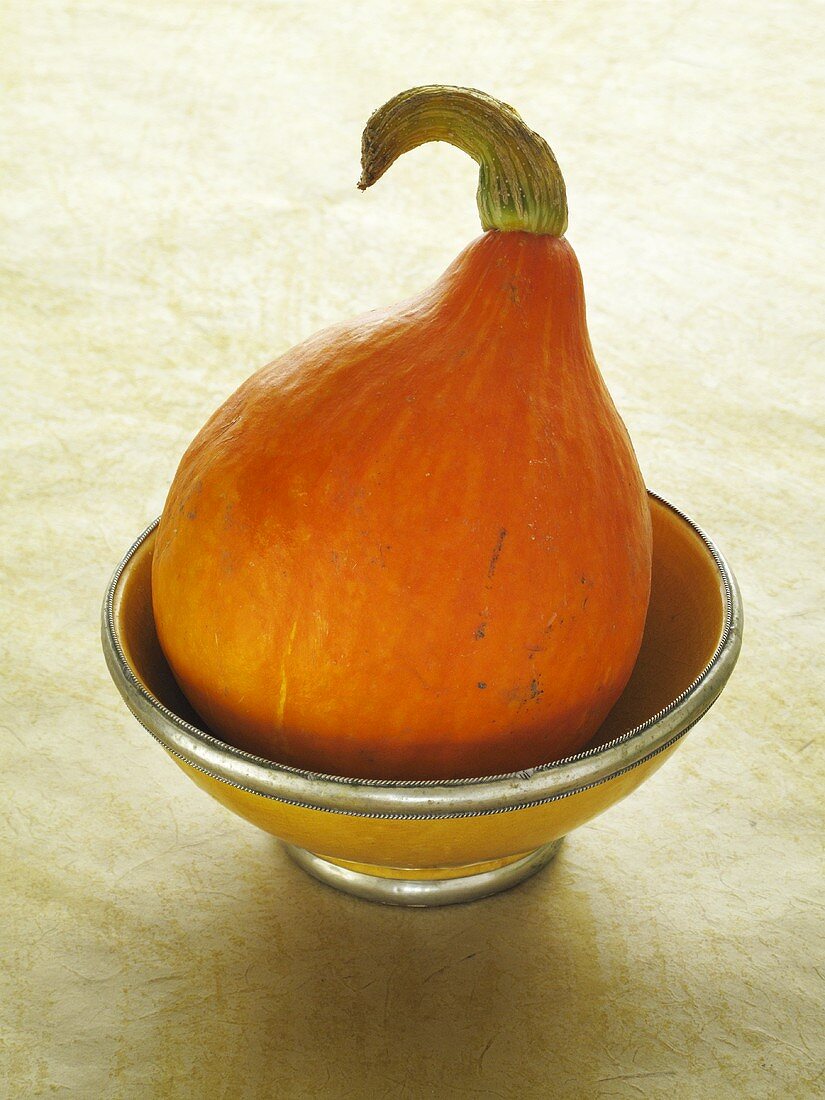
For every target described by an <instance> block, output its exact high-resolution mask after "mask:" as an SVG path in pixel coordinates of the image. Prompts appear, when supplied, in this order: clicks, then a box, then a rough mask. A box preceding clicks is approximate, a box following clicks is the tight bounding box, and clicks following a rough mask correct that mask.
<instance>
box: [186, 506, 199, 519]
mask: <svg viewBox="0 0 825 1100" xmlns="http://www.w3.org/2000/svg"><path fill="white" fill-rule="evenodd" d="M197 514H198V510H197V508H190V509H189V511H188V512H187V513H186V518H187V519H194V518H195V516H196V515H197Z"/></svg>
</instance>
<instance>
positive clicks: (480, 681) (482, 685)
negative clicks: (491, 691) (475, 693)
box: [478, 680, 487, 691]
mask: <svg viewBox="0 0 825 1100" xmlns="http://www.w3.org/2000/svg"><path fill="white" fill-rule="evenodd" d="M478 686H479V687H480V688H481V689H482V691H483V690H484V688H486V687H487V685H486V684H485V683H484V681H483V680H479V681H478Z"/></svg>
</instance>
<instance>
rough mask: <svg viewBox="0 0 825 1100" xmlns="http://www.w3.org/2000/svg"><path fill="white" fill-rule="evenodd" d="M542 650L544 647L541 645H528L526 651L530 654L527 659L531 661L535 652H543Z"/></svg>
mask: <svg viewBox="0 0 825 1100" xmlns="http://www.w3.org/2000/svg"><path fill="white" fill-rule="evenodd" d="M551 629H552V628H551ZM544 650H545V647H544V646H543V645H528V646H527V652H528V653H529V654H530V656H529V658H528V660H530V661H532V660H533V658H534V657H535V655H536V654H537V653H544Z"/></svg>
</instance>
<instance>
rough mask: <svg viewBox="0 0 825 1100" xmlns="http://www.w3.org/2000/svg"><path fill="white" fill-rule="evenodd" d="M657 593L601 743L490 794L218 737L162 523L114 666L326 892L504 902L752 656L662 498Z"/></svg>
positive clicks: (113, 588) (134, 568)
mask: <svg viewBox="0 0 825 1100" xmlns="http://www.w3.org/2000/svg"><path fill="white" fill-rule="evenodd" d="M649 497H650V506H651V516H652V520H653V536H654V542H653V545H654V552H653V584H652V591H651V600H650V607H649V610H648V617H647V623H646V627H645V635H644V640H643V642H642V648H641V651H640V653H639V658H638V660H637V662H636V666H635V668H634V671H633V675H632V676H631V678H630V681H629V683H628V685H627V687H626V688H625V691H624V693H623V694H622V696H621V698H620V699H619V701H618V703H617V704H616V706H615V707H614V708H613V710H612V711H611V713H610V715H609V716H608V718H607V720H606V721H605V723H604V724H603V726H602V727H601V729H600V730H599V733H598V734H597V736H596V737H595V738H594V739H593V741H592V742H591V744H590V745H589V746H588V748H587V749H585V750H584V751H583V752H580V753H578V754H577V755H575V756H571V757H568V758H567V759H565V760H559V761H555V762H552V763H548V764H545V765H543V766H541V767H538V768H533V769H529V770H527V771H522V772H515V773H512V774H509V775H499V776H485V777H480V778H478V779H459V780H433V781H429V782H427V781H420V780H416V781H409V782H403V781H397V780H386V781H383V780H362V779H350V778H344V777H340V776H332V775H321V774H318V773H315V772H309V771H301V770H299V769H296V768H290V767H286V766H284V765H280V764H277V763H274V762H272V761H269V760H265V759H263V758H261V757H257V756H253V755H251V754H250V753H247V752H244V751H243V750H241V749H237V748H234V747H233V746H232V745H229V744H227V743H226V742H224V741H222V740H220V739H219V738H217V737H215V736H214V735H213V734H211V733H209V732H208V731H207V730H206V729H205V728H204V726H203V723H202V722H201V721H200V719H199V718H198V717H197V715H196V714H195V713H194V711H193V710H192V708H191V707H190V706H189V704H188V702H187V701H186V699H185V698H184V696H183V695H182V693H181V691H180V689H179V687H178V686H177V683H176V682H175V679H174V677H173V675H172V673H171V670H170V669H169V666H168V665H167V663H166V661H165V659H164V657H163V654H162V652H161V649H160V645H159V643H158V640H157V635H156V633H155V626H154V620H153V617H152V601H151V561H152V551H153V546H154V536H155V528H156V526H157V521H156V522H155V523H154V524H152V525H151V526H150V527H148V528H147V529H146V530H145V531H144V532H143V534H142V535H141V536H140V537H139V538H138V539H137V540H136V541H135V543H134V544H133V545H132V547H131V548H130V549H129V551H128V552H127V554H126V555H125V557H124V558H123V560H122V561H121V562H120V564H119V565H118V567H117V569H116V570H115V573H114V576H113V578H112V581H111V583H110V585H109V588H108V590H107V593H106V598H105V601H104V604H103V623H102V639H103V649H104V653H105V656H106V663H107V665H108V668H109V671H110V673H111V675H112V679H113V680H114V682H115V684H116V685H117V687H118V689H119V691H120V693H121V695H122V696H123V698H124V700H125V702H126V705H127V706H128V708H129V710H130V711H131V712H132V714H133V715H134V716H135V717H136V718H137V719H138V721H139V722H140V723H141V724H142V725H143V726H144V727H145V728H146V729H147V730H148V731H149V733H151V734H152V736H153V737H155V738H156V740H158V741H159V742H160V744H161V745H162V746H163V747H164V748H165V749H166V751H167V752H168V753H169V754H170V756H171V757H172V759H173V760H174V761H175V762H176V763H177V764H179V766H180V767H181V768H182V769H183V770H184V771H185V772H186V773H187V775H189V777H190V778H191V779H192V780H193V781H194V782H195V783H197V784H198V786H200V787H202V788H203V789H204V790H206V791H208V793H209V794H211V795H212V796H213V797H214V798H216V799H217V800H218V801H219V802H221V803H222V804H223V805H225V806H227V807H228V808H229V809H231V810H233V811H234V812H235V813H237V814H239V815H240V816H241V817H244V818H246V819H247V820H248V821H251V822H252V823H253V824H255V825H257V826H259V827H260V828H262V829H265V830H266V831H268V832H270V833H272V834H274V835H275V836H277V837H279V838H280V839H281V840H282V841H283V842H284V843H285V845H286V847H287V850H288V851H289V853H290V855H291V856H292V857H293V859H294V860H295V861H296V862H297V863H298V864H299V865H300V866H301V867H303V868H304V870H306V871H308V872H309V873H310V874H312V875H314V876H315V877H316V878H318V879H321V880H322V881H324V882H326V883H328V884H329V885H331V886H335V887H337V888H338V889H341V890H345V891H347V892H348V893H351V894H356V895H358V896H360V897H365V898H369V899H371V900H374V901H382V902H385V903H390V904H398V905H445V904H450V903H452V902H457V901H469V900H472V899H475V898H479V897H484V896H486V895H488V894H491V893H496V892H497V891H499V890H503V889H507V888H508V887H510V886H513V885H515V883H517V882H520V881H522V880H523V879H525V878H527V877H528V876H529V875H531V874H533V873H534V872H535V871H537V870H538V869H539V868H540V867H542V866H543V865H544V864H546V863H547V862H548V861H549V860H550V859H551V858H552V857H553V855H554V854H555V852H556V850H557V848H558V845H559V844H560V842H561V838H562V837H563V836H565V835H566V834H567V833H568V832H570V831H571V830H572V829H574V828H576V827H577V826H579V825H581V824H583V823H584V822H586V821H588V820H590V819H591V818H593V817H595V816H596V815H597V814H599V813H601V812H603V811H604V810H606V809H607V808H608V807H609V806H611V805H612V804H613V803H615V802H617V801H619V800H620V799H622V798H624V797H625V796H626V795H628V794H629V793H630V792H631V791H632V790H634V789H635V788H636V787H638V786H639V785H640V784H641V783H642V782H643V780H644V779H646V778H647V777H648V776H649V775H650V774H651V773H652V772H653V771H655V770H656V769H657V768H658V767H659V766H660V765H661V764H662V763H663V762H664V760H665V759H666V758H667V757H668V756H669V755H670V754H671V753H672V752H673V751H674V749H675V748H676V747H677V746H678V744H679V742H680V740H681V738H682V737H684V735H685V734H686V733H687V732H688V730H690V729H691V728H692V727H693V726H694V725H695V724H696V723H697V722H698V721H699V719H700V718H702V716H703V715H704V714H705V713H706V712H707V710H708V709H709V708H710V706H711V705H712V704H713V703H714V702H715V701H716V699H717V698H718V697H719V694H720V693H721V691H722V689H723V687H724V686H725V684H726V683H727V681H728V678H729V676H730V674H731V672H732V671H733V667H734V665H735V664H736V660H737V658H738V656H739V651H740V648H741V643H742V617H743V613H742V600H741V596H740V593H739V589H738V586H737V584H736V580H735V578H734V576H733V573H732V571H731V569H730V567H729V566H728V564H727V563H726V561H725V559H724V558H723V557H722V555H721V554H720V553H719V551H718V550H717V549H716V547H715V546H714V545H713V543H712V542H711V541H710V539H709V538H708V537H707V536H706V535H705V534H704V533H703V532H702V531H701V530H700V529H699V528H698V527H697V526H696V525H695V524H694V523H693V522H692V521H691V520H690V519H688V517H687V516H685V515H684V514H683V513H682V512H680V511H679V510H678V509H676V508H674V507H673V506H672V505H671V504H668V503H667V502H666V501H665V500H663V499H662V498H661V497H659V496H657V495H655V494H653V493H650V494H649Z"/></svg>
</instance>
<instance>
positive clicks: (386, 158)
mask: <svg viewBox="0 0 825 1100" xmlns="http://www.w3.org/2000/svg"><path fill="white" fill-rule="evenodd" d="M428 141H446V142H449V144H450V145H455V146H456V148H458V149H463V151H464V152H465V153H468V154H469V155H470V156H471V157H472V158H473V159H474V160H475V161H477V163H478V166H479V176H478V193H477V196H476V197H477V199H478V211H479V214H480V215H481V224H482V226H483V228H484V229H498V230H503V231H521V232H526V233H538V234H543V235H548V236H552V237H561V236H562V235H563V234H564V231H565V229H566V228H567V196H566V194H565V188H564V180H563V179H562V175H561V172H560V170H559V166H558V164H557V163H556V158H555V157H554V156H553V152H552V150H551V149H550V146H549V145H548V144H547V142H546V141H545V140H544V138H543V137H540V136H539V135H538V134H536V133H534V132H533V131H532V130H531V129H530V128H529V127H528V126H526V125H525V124H524V122H523V121H522V118H521V116H520V115H519V114H518V113H517V112H516V111H514V110H513V108H512V107H508V106H507V104H506V103H501V102H500V101H499V100H497V99H493V97H492V96H489V95H486V94H485V93H484V92H479V91H476V89H474V88H452V87H448V86H446V85H441V84H432V85H428V86H425V87H422V88H410V89H409V91H406V92H401V93H400V94H399V95H397V96H394V97H393V98H392V99H391V100H389V102H388V103H385V104H384V106H383V107H379V108H378V110H377V111H375V112H374V113H373V114H372V115H371V117H370V119H369V121H368V122H367V125H366V128H365V130H364V136H363V139H362V143H361V169H362V171H361V179H360V181H359V183H358V186H359V188H360V189H361V190H362V191H365V190H366V189H367V188H368V187H370V186H371V185H372V184H373V183H375V181H376V180H378V179H380V178H381V176H383V174H384V173H385V172H386V170H387V169H388V168H389V167H390V165H391V164H392V163H393V161H395V160H397V158H398V157H400V156H401V154H402V153H407V152H409V150H410V149H415V148H417V147H418V146H419V145H423V144H424V143H425V142H428Z"/></svg>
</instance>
